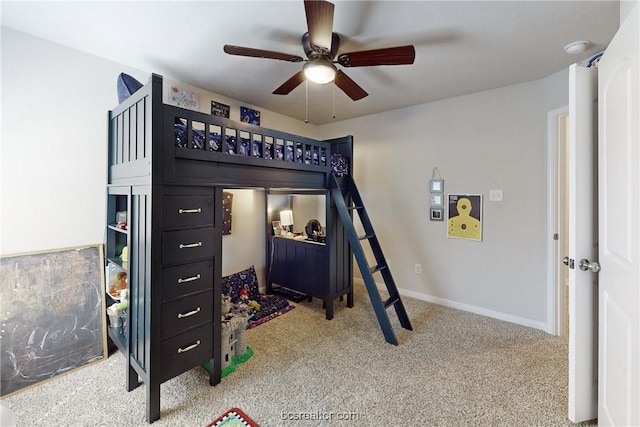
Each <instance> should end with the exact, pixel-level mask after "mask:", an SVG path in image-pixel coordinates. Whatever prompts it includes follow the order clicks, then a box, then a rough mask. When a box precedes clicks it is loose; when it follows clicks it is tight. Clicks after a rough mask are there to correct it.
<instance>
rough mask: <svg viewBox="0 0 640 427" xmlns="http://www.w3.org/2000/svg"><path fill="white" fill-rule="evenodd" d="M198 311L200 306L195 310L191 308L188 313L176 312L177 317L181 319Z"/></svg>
mask: <svg viewBox="0 0 640 427" xmlns="http://www.w3.org/2000/svg"><path fill="white" fill-rule="evenodd" d="M198 313H200V307H198V308H196V309H195V310H192V311H190V312H188V313H178V319H183V318H185V317H189V316H193V315H194V314H198Z"/></svg>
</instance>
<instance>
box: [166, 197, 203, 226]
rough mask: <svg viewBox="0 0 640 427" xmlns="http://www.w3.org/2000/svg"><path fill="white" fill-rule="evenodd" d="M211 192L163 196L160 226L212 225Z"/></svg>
mask: <svg viewBox="0 0 640 427" xmlns="http://www.w3.org/2000/svg"><path fill="white" fill-rule="evenodd" d="M213 210H214V207H213V194H211V195H184V196H183V195H179V196H164V198H163V199H162V228H163V229H166V228H184V227H203V226H206V225H214V213H213Z"/></svg>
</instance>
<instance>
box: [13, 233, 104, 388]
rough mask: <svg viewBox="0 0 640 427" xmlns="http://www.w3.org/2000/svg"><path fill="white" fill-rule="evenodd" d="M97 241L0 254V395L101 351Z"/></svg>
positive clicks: (100, 269) (94, 357) (101, 302)
mask: <svg viewBox="0 0 640 427" xmlns="http://www.w3.org/2000/svg"><path fill="white" fill-rule="evenodd" d="M103 265H104V264H103V257H102V245H96V246H90V247H81V248H72V249H62V250H58V251H53V252H48V253H34V254H21V255H11V256H5V257H2V258H0V319H1V320H2V327H1V330H0V352H1V354H0V362H1V365H0V379H1V383H0V396H6V395H8V394H11V393H14V392H17V391H19V390H22V389H24V388H26V387H30V386H32V385H35V384H37V383H39V382H41V381H44V380H47V379H49V378H52V377H55V376H56V375H60V374H63V373H66V372H69V371H71V370H73V369H76V368H79V367H81V366H84V365H86V364H88V363H91V362H94V361H97V360H100V359H103V358H104V357H106V355H107V352H106V351H107V346H106V344H107V338H106V337H107V336H106V325H105V315H104V313H105V300H104V292H105V287H104V267H103Z"/></svg>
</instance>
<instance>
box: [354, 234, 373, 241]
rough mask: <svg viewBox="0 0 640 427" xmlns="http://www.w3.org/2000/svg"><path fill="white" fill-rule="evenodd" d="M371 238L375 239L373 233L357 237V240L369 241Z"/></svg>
mask: <svg viewBox="0 0 640 427" xmlns="http://www.w3.org/2000/svg"><path fill="white" fill-rule="evenodd" d="M373 237H376V234H375V233H367V234H363V235H362V236H358V240H365V239H371V238H373Z"/></svg>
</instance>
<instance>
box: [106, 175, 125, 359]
mask: <svg viewBox="0 0 640 427" xmlns="http://www.w3.org/2000/svg"><path fill="white" fill-rule="evenodd" d="M130 206H131V187H119V186H118V187H116V186H113V187H108V188H107V229H106V243H105V266H106V275H105V278H106V289H105V294H106V301H107V306H109V305H111V304H113V303H115V302H117V299H115V298H113V297H112V296H111V294H110V293H109V288H110V286H111V283H112V282H113V280H115V277H116V276H117V274H118V273H124V274H126V275H127V276H128V275H129V271H128V267H129V265H128V259H124V260H123V258H122V252H123V249H124V248H125V247H126V248H128V247H129V242H130V236H131V234H130V227H129V224H130V223H131V221H130V214H129V207H130ZM118 212H125V213H126V222H127V226H126V228H121V227H118V222H117V215H118ZM121 317H122V326H118V327H114V325H112V324H111V320H110V319H109V316H107V324H108V326H109V327H108V328H107V335H108V336H109V338H110V339H111V341H113V343H114V344H115V345H116V347H117V348H118V349H119V350H120V351H121V352H122V353H123V354H125V355H126V354H127V352H128V343H129V338H128V332H129V326H128V325H129V311H128V310H126V311H125V313H124V314H123V315H122V316H121Z"/></svg>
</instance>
